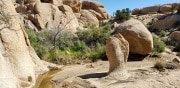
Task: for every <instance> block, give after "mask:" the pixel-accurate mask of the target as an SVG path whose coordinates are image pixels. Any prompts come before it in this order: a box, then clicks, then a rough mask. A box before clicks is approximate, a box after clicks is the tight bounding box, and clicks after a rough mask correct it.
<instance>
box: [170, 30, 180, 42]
mask: <svg viewBox="0 0 180 88" xmlns="http://www.w3.org/2000/svg"><path fill="white" fill-rule="evenodd" d="M169 37H170V38H171V39H174V40H176V41H180V31H174V32H172V33H171V34H170V35H169Z"/></svg>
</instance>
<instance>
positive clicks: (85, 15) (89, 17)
mask: <svg viewBox="0 0 180 88" xmlns="http://www.w3.org/2000/svg"><path fill="white" fill-rule="evenodd" d="M80 13H81V16H80V17H79V18H78V20H79V24H80V25H81V26H83V27H87V26H89V25H90V24H91V25H95V26H96V27H98V26H99V21H98V19H97V18H96V17H95V16H94V15H93V14H92V13H91V12H90V11H89V10H84V9H82V10H81V12H80Z"/></svg>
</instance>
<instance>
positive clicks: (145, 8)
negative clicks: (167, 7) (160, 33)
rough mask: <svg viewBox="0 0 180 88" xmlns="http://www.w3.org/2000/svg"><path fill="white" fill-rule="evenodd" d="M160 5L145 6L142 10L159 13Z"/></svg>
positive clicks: (147, 12) (148, 12) (145, 12)
mask: <svg viewBox="0 0 180 88" xmlns="http://www.w3.org/2000/svg"><path fill="white" fill-rule="evenodd" d="M159 8H160V6H158V5H157V6H150V7H144V8H142V9H141V10H140V13H141V14H152V13H157V12H158V11H159Z"/></svg>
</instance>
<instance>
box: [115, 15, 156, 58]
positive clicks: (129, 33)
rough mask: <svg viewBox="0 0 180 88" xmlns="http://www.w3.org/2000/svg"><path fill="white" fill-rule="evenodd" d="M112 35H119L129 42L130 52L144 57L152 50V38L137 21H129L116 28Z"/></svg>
mask: <svg viewBox="0 0 180 88" xmlns="http://www.w3.org/2000/svg"><path fill="white" fill-rule="evenodd" d="M114 33H121V34H122V35H123V36H124V38H125V39H126V40H127V41H128V42H129V47H130V52H131V53H134V54H140V55H146V54H150V52H151V51H152V50H153V38H152V34H151V33H150V32H149V31H148V29H147V28H146V27H145V26H144V24H143V23H141V22H140V21H138V20H135V19H130V20H127V21H124V22H123V23H121V24H119V26H118V27H116V29H115V31H114Z"/></svg>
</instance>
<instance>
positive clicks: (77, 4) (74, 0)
mask: <svg viewBox="0 0 180 88" xmlns="http://www.w3.org/2000/svg"><path fill="white" fill-rule="evenodd" d="M63 4H65V5H68V6H70V7H71V8H72V10H73V12H74V13H79V12H80V11H81V7H82V1H81V0H63Z"/></svg>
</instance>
